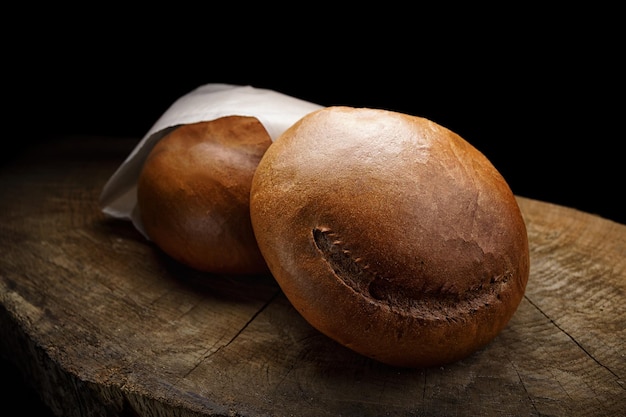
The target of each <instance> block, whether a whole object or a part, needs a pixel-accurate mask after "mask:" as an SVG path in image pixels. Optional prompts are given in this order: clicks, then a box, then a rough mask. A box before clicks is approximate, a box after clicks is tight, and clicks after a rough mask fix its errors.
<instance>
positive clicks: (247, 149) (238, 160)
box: [137, 116, 272, 274]
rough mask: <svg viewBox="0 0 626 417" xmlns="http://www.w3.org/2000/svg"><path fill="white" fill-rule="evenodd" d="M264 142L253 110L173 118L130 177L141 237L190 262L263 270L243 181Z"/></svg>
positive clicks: (227, 270)
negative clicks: (193, 119)
mask: <svg viewBox="0 0 626 417" xmlns="http://www.w3.org/2000/svg"><path fill="white" fill-rule="evenodd" d="M271 143H272V141H271V138H270V136H269V134H268V133H267V131H266V130H265V128H264V127H263V125H262V124H261V122H259V121H258V119H256V118H255V117H245V116H228V117H222V118H219V119H216V120H212V121H207V122H199V123H192V124H187V125H181V126H179V127H177V128H175V129H174V130H173V131H172V132H170V133H169V134H167V135H166V136H164V137H163V138H162V139H161V140H160V141H159V142H158V143H157V144H156V145H155V146H154V148H153V149H152V150H151V151H150V153H149V155H148V157H147V159H146V161H145V162H144V165H143V167H142V170H141V173H140V175H139V180H138V183H137V206H138V208H139V213H140V219H141V222H142V224H143V227H144V229H145V232H146V234H147V236H148V237H149V238H150V240H152V241H153V242H154V243H155V244H156V245H157V246H159V247H160V248H161V249H162V250H163V251H164V252H165V253H167V254H168V255H170V256H171V257H172V258H174V259H175V260H177V261H179V262H181V263H183V264H186V265H188V266H190V267H192V268H194V269H197V270H200V271H206V272H212V273H224V274H257V273H266V272H268V270H267V265H266V264H265V261H264V259H263V257H262V255H261V253H260V251H259V248H258V246H257V243H256V240H255V238H254V233H253V231H252V225H251V223H250V207H249V204H250V186H251V183H252V176H253V174H254V171H255V170H256V167H257V165H258V163H259V161H260V160H261V157H262V156H263V154H264V153H265V151H266V150H267V148H268V147H269V145H270V144H271Z"/></svg>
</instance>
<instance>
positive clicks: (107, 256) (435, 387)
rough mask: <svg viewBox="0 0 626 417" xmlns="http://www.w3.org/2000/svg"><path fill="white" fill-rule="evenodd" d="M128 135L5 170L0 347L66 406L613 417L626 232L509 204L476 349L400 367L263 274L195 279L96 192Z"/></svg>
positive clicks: (625, 343)
mask: <svg viewBox="0 0 626 417" xmlns="http://www.w3.org/2000/svg"><path fill="white" fill-rule="evenodd" d="M135 144H136V141H134V140H132V139H128V140H125V139H116V138H73V137H69V138H65V139H64V140H62V141H58V142H54V143H49V144H42V145H41V146H40V147H38V148H37V149H33V150H31V151H29V152H28V153H26V154H25V155H24V156H23V158H22V159H20V160H14V161H13V163H12V164H9V165H7V166H5V167H2V168H0V213H1V214H2V215H1V216H0V250H1V251H2V252H1V253H2V259H1V261H0V329H1V331H2V336H3V337H2V338H1V339H0V353H1V354H3V355H4V356H7V357H8V358H9V359H10V360H12V361H13V362H14V363H16V365H17V366H18V367H19V369H20V370H21V371H22V372H23V373H24V374H25V375H27V376H28V377H29V378H30V380H31V381H32V384H33V386H34V387H35V388H36V389H37V391H38V392H40V393H41V394H42V396H43V398H44V400H45V402H46V403H47V404H48V405H49V406H50V407H51V409H52V410H53V411H55V412H56V413H58V414H59V415H61V414H62V415H65V416H84V415H89V416H100V415H102V416H104V415H107V416H111V415H129V414H133V413H134V414H133V415H140V416H148V415H176V416H218V415H219V416H222V415H223V416H226V415H241V416H262V415H298V416H337V415H355V416H356V415H358V416H370V415H371V416H379V415H392V416H416V415H422V416H436V415H471V416H476V415H482V416H535V415H537V416H538V415H556V416H561V415H563V416H616V415H619V414H620V413H623V411H624V410H625V409H626V386H625V381H626V357H625V355H626V325H625V323H626V226H625V225H621V224H618V223H615V222H612V221H609V220H606V219H602V218H600V217H597V216H593V215H590V214H587V213H583V212H580V211H577V210H573V209H570V208H566V207H562V206H557V205H553V204H549V203H545V202H540V201H536V200H531V199H526V198H523V197H519V202H520V206H521V208H522V211H523V213H524V217H525V219H526V222H527V225H528V233H529V239H530V243H531V277H530V280H529V284H528V288H527V292H526V296H525V298H524V300H523V301H522V304H521V305H520V307H519V309H518V311H517V312H516V314H515V316H514V317H513V319H512V321H511V322H510V324H509V325H508V326H507V328H506V329H505V330H504V331H503V332H502V333H501V334H500V335H499V336H498V337H497V338H496V339H495V340H494V341H493V342H492V343H491V344H490V345H488V346H487V347H485V348H484V349H483V350H481V351H479V352H477V353H476V354H474V355H472V356H471V357H469V358H467V359H465V360H462V361H459V362H457V363H454V364H451V365H449V366H445V367H438V368H429V369H415V370H410V369H398V368H392V367H388V366H385V365H382V364H380V363H377V362H374V361H371V360H369V359H366V358H364V357H361V356H359V355H357V354H355V353H354V352H352V351H349V350H347V349H345V348H343V347H342V346H339V345H337V344H336V343H335V342H333V341H331V340H329V339H328V338H326V337H324V336H323V335H321V334H320V333H318V332H317V331H315V330H314V329H313V328H312V327H311V326H309V325H308V324H307V323H306V322H305V321H304V320H303V319H302V318H301V317H300V316H299V315H298V314H297V313H296V311H295V310H294V309H293V308H292V307H291V305H290V304H289V302H288V301H287V300H286V298H285V297H284V296H283V294H282V292H281V291H280V289H279V287H278V286H277V284H276V283H275V282H274V280H273V279H272V277H270V276H265V277H224V276H212V275H208V274H202V273H198V272H195V271H192V270H189V269H188V268H185V267H183V266H181V265H179V264H177V263H175V262H172V261H171V260H169V259H168V258H167V257H166V256H164V255H163V254H161V253H160V252H159V251H158V250H156V249H155V248H154V247H153V246H152V245H150V244H149V243H148V242H146V241H145V240H144V239H143V237H142V236H141V235H140V234H139V233H137V232H136V231H135V230H134V228H133V226H132V225H131V224H130V223H127V222H124V221H119V220H112V219H107V218H105V217H104V216H103V215H102V214H101V212H100V211H99V208H98V206H97V198H98V195H99V193H100V190H101V188H102V186H103V185H104V183H105V182H106V180H107V179H108V177H109V176H110V175H111V174H112V172H113V171H114V170H115V169H116V168H117V166H118V165H119V164H120V163H121V161H122V160H123V159H124V158H125V156H126V155H127V154H128V152H130V150H131V149H132V147H133V146H134V145H135Z"/></svg>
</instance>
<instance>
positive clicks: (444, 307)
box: [312, 227, 513, 322]
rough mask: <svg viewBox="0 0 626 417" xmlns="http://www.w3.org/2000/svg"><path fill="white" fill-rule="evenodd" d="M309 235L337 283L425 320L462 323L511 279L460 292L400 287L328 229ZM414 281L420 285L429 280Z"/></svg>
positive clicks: (501, 278) (497, 298) (490, 301)
mask: <svg viewBox="0 0 626 417" xmlns="http://www.w3.org/2000/svg"><path fill="white" fill-rule="evenodd" d="M312 235H313V241H314V242H315V245H316V247H317V249H318V250H319V252H320V254H321V256H322V258H323V259H324V261H326V262H327V263H328V265H329V266H330V267H331V268H332V270H333V272H334V274H335V277H336V278H337V279H338V280H340V281H341V282H343V283H344V284H346V285H347V286H348V287H350V288H351V289H352V290H353V291H355V292H357V293H358V294H361V295H362V296H363V297H365V298H366V299H368V300H369V301H371V302H373V303H376V304H379V305H386V306H387V307H388V308H389V309H391V310H394V311H397V312H399V313H403V314H410V315H412V316H415V317H420V318H423V319H427V320H445V321H449V322H453V321H458V320H463V318H464V317H468V315H469V316H471V315H473V314H475V313H476V312H477V310H479V309H483V308H486V307H489V306H490V305H491V304H494V303H498V302H500V293H501V292H502V291H505V290H506V287H507V283H508V282H509V280H511V278H512V277H513V274H512V273H511V272H505V273H503V274H501V275H499V276H495V277H490V278H488V279H487V280H486V282H483V283H481V284H480V285H479V286H477V287H475V288H469V289H468V290H467V291H465V292H463V293H458V292H450V291H445V289H443V288H442V289H440V290H439V291H436V292H435V291H423V290H420V289H415V288H412V289H407V288H402V287H399V286H398V285H395V284H394V282H393V277H386V276H384V275H383V274H380V273H379V272H378V271H375V270H374V269H373V268H372V267H371V265H370V264H369V263H367V262H366V260H365V259H364V258H363V257H360V256H354V255H353V253H352V252H351V251H350V250H349V249H348V248H347V246H346V244H345V242H344V241H343V240H342V239H341V237H340V236H339V234H338V233H336V232H334V231H332V230H331V229H330V228H328V227H315V228H313V230H312ZM416 278H417V281H422V282H423V281H425V280H427V279H428V278H427V277H416ZM417 286H419V285H416V287H417Z"/></svg>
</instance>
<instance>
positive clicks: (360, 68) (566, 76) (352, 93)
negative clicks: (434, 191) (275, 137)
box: [9, 23, 626, 223]
mask: <svg viewBox="0 0 626 417" xmlns="http://www.w3.org/2000/svg"><path fill="white" fill-rule="evenodd" d="M502 26H503V28H504V26H506V25H505V24H504V23H503V24H502ZM502 30H503V29H501V30H500V32H501V31H502ZM517 30H520V31H521V30H524V31H525V32H523V33H517V32H515V33H513V34H510V32H505V34H506V33H509V36H508V37H507V36H506V35H505V34H502V33H500V32H487V33H485V34H475V33H473V32H471V31H467V34H466V33H461V34H460V35H458V36H457V37H456V38H454V39H453V40H451V41H450V42H449V43H441V42H430V41H429V40H428V39H416V40H414V41H407V40H406V39H404V43H397V44H396V43H394V42H395V40H394V39H389V38H382V37H379V35H378V34H371V35H370V36H369V37H368V36H367V33H365V34H363V33H360V34H358V35H354V34H351V33H349V32H348V33H337V34H333V35H332V36H329V35H327V36H324V37H322V36H321V35H320V38H319V39H317V38H316V36H317V35H315V36H311V37H308V38H302V39H298V37H297V36H295V37H294V36H293V33H286V34H277V35H275V36H276V37H272V36H270V35H267V34H266V36H265V37H260V39H256V38H254V36H255V34H252V35H251V37H252V39H253V40H256V41H255V42H252V41H247V42H243V41H242V42H241V44H239V43H232V42H231V43H225V44H222V45H220V46H211V47H202V46H198V44H199V42H198V41H197V39H196V42H194V43H193V46H189V45H182V43H181V45H176V44H172V43H171V42H170V43H168V41H167V40H166V36H165V34H163V33H160V34H158V35H155V36H149V35H148V34H146V35H145V37H143V36H139V37H135V38H132V39H128V40H126V41H123V42H122V41H111V40H110V39H108V38H106V37H103V38H92V39H90V41H89V46H88V47H84V46H81V44H80V42H78V39H77V36H78V33H75V32H72V33H68V34H57V36H50V37H48V38H42V39H40V42H41V43H40V45H38V48H37V52H34V51H32V50H31V53H32V54H34V56H35V57H36V58H37V59H35V60H34V63H32V61H31V65H30V67H29V73H28V78H27V79H25V80H22V82H18V83H13V82H12V83H11V84H12V85H10V86H9V87H10V88H13V89H15V88H17V93H18V98H17V99H16V100H17V101H18V102H19V100H23V99H24V97H28V98H29V99H30V101H29V102H26V101H24V102H22V103H19V104H18V106H17V109H18V110H19V111H21V114H18V115H16V119H14V120H19V121H20V122H19V123H20V126H21V127H23V128H24V129H22V131H21V132H20V133H19V134H18V136H17V137H14V138H13V139H15V140H16V141H17V142H18V143H24V142H23V139H24V138H23V136H24V135H25V134H26V135H27V136H29V139H30V140H54V137H55V136H59V135H66V134H79V135H111V136H126V137H135V138H137V140H139V139H140V138H141V137H142V136H143V135H144V134H145V133H146V132H147V131H148V130H149V129H150V127H151V126H152V124H153V123H154V122H155V121H156V120H157V119H158V118H159V117H160V116H161V114H162V113H163V112H165V111H166V110H167V108H168V107H169V106H170V105H171V104H172V103H173V102H174V101H175V100H176V99H177V98H179V97H180V96H182V95H184V94H186V93H188V92H190V91H191V90H192V89H194V88H196V87H198V86H200V85H203V84H206V83H214V82H220V83H232V84H241V85H252V86H254V87H260V88H269V89H273V90H276V91H279V92H282V93H285V94H288V95H292V96H295V97H298V98H301V99H304V100H308V101H312V102H315V103H318V104H321V105H326V106H328V105H348V106H355V107H357V106H365V107H375V108H384V109H390V110H396V111H400V112H405V113H409V114H414V115H419V116H424V117H427V118H429V119H431V120H433V121H435V122H437V123H439V124H441V125H444V126H446V127H448V128H450V129H452V130H453V131H455V132H457V133H458V134H460V135H461V136H462V137H464V138H465V139H466V140H467V141H469V142H470V143H472V144H473V145H474V146H475V147H477V148H478V149H479V150H481V151H482V152H483V153H484V154H485V155H486V156H487V157H488V158H489V159H490V160H491V161H492V162H493V164H494V165H495V166H496V168H498V170H499V171H500V172H501V173H502V174H503V176H504V177H505V178H506V179H507V181H508V182H509V185H510V186H511V188H512V190H513V192H514V193H515V194H517V195H521V196H525V197H529V198H534V199H538V200H542V201H547V202H552V203H556V204H561V205H565V206H569V207H573V208H577V209H580V210H583V211H586V212H590V213H594V214H598V215H601V216H603V217H606V218H609V219H611V220H615V221H618V222H621V223H626V210H625V209H624V205H623V203H622V194H623V191H622V188H623V182H624V179H625V177H626V175H625V171H624V167H623V165H622V164H623V157H622V150H621V149H622V142H623V140H624V133H623V130H622V119H623V110H624V104H623V102H624V97H623V93H624V81H623V79H622V74H623V70H624V65H623V64H622V63H621V59H620V53H621V52H623V48H619V49H618V47H620V46H621V45H618V44H617V43H616V41H615V38H614V37H615V36H617V33H615V34H613V33H606V34H598V33H597V32H593V33H591V32H589V33H588V32H587V31H581V30H580V29H579V28H576V30H575V31H570V32H566V31H565V32H564V31H555V32H554V33H548V35H549V36H546V34H541V33H539V34H537V33H535V32H534V31H536V28H535V29H532V28H530V27H526V26H524V27H522V28H518V29H517ZM546 30H547V29H546ZM607 30H611V27H609V28H608V29H607ZM615 31H617V30H615ZM590 33H591V34H592V35H593V37H591V36H590ZM531 35H532V36H531ZM190 36H191V35H190ZM285 36H286V37H287V38H289V37H290V36H291V38H290V40H292V41H293V42H292V43H291V44H290V43H289V42H285V38H284V37H285ZM416 36H418V35H416ZM431 36H434V35H431ZM206 38H207V39H211V37H210V36H208V35H207V36H206ZM279 41H280V42H279ZM298 41H300V42H301V43H298ZM207 42H209V41H208V40H207ZM609 42H611V43H609ZM30 58H31V59H32V58H33V57H32V56H31V57H30ZM18 76H22V77H23V74H18ZM20 96H21V97H20Z"/></svg>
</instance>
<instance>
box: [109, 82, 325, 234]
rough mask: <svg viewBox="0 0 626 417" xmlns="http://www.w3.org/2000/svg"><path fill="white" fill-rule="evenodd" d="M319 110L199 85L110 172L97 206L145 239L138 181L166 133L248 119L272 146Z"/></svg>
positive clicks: (273, 96) (286, 99)
mask: <svg viewBox="0 0 626 417" xmlns="http://www.w3.org/2000/svg"><path fill="white" fill-rule="evenodd" d="M320 108H322V106H320V105H317V104H314V103H310V102H307V101H304V100H300V99H297V98H294V97H290V96H287V95H284V94H281V93H278V92H276V91H272V90H267V89H261V88H254V87H251V86H237V85H231V84H206V85H203V86H200V87H198V88H196V89H195V90H193V91H191V92H190V93H188V94H186V95H184V96H182V97H181V98H179V99H178V100H176V101H175V102H174V103H173V104H172V105H171V106H170V108H169V109H168V110H167V111H166V112H165V113H164V114H163V115H162V116H161V117H160V118H159V119H158V120H157V122H156V123H155V124H154V126H152V128H151V129H150V130H149V131H148V133H147V134H146V135H145V136H144V137H143V139H142V140H141V141H140V142H139V144H138V145H137V146H136V147H135V148H134V149H133V151H132V152H131V153H130V155H129V156H128V157H127V158H126V160H125V161H124V162H123V163H122V164H121V165H120V167H119V168H118V169H117V170H116V171H115V172H114V173H113V175H112V176H111V178H110V179H109V180H108V181H107V183H106V184H105V185H104V188H103V190H102V193H101V194H100V207H101V209H102V211H103V212H104V213H105V214H106V215H108V216H111V217H116V218H121V219H126V220H130V221H132V222H133V224H134V225H135V227H136V228H137V229H138V230H139V231H140V232H141V233H142V234H143V235H144V236H146V233H145V231H144V229H143V225H142V224H141V219H140V216H139V212H138V208H137V195H136V193H137V180H138V178H139V173H140V172H141V168H142V166H143V163H144V161H145V159H146V157H147V156H148V154H149V153H150V151H151V150H152V148H153V147H154V145H155V144H156V143H157V142H158V141H159V140H160V139H161V138H163V137H164V136H165V135H166V134H167V133H169V132H170V131H171V130H173V129H174V128H176V127H177V126H180V125H183V124H189V123H196V122H201V121H210V120H214V119H218V118H220V117H224V116H233V115H239V116H253V117H256V118H257V119H258V120H259V121H260V122H261V124H263V126H264V127H265V129H266V130H267V132H268V134H269V135H270V137H271V139H272V141H273V140H275V139H276V138H277V137H278V136H280V135H281V134H282V133H283V132H284V131H285V130H286V129H287V128H288V127H290V126H291V125H292V124H294V123H295V122H296V121H298V120H299V119H300V118H302V117H303V116H305V115H306V114H308V113H310V112H312V111H314V110H318V109H320Z"/></svg>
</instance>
